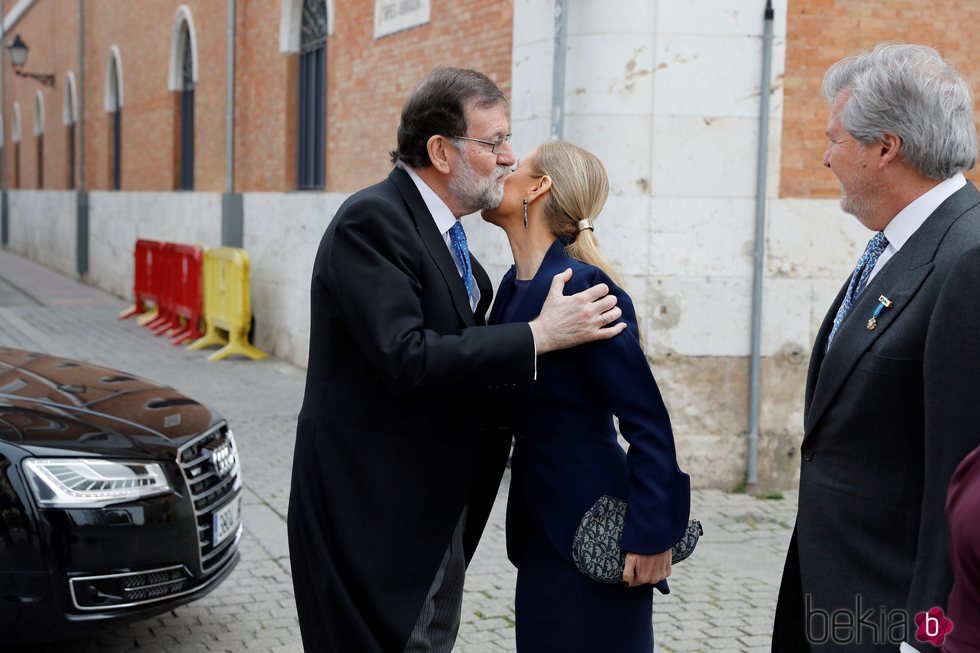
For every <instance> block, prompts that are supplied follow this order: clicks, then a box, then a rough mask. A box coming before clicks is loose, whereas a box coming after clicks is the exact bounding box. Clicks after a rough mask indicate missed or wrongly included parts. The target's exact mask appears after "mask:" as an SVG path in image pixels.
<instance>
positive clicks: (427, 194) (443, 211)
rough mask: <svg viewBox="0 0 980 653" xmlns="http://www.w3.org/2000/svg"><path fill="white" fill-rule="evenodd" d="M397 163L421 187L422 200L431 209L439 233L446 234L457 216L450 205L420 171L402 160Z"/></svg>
mask: <svg viewBox="0 0 980 653" xmlns="http://www.w3.org/2000/svg"><path fill="white" fill-rule="evenodd" d="M397 165H398V167H399V168H401V169H402V170H404V171H405V172H407V173H408V176H409V177H411V178H412V181H413V182H415V187H416V188H418V189H419V194H420V195H421V196H422V201H423V202H425V208H427V209H429V213H430V214H431V215H432V220H433V221H434V222H435V223H436V228H437V229H439V233H441V234H443V235H445V234H446V232H448V231H449V230H450V229H452V228H453V225H454V224H456V216H455V215H453V212H452V211H450V210H449V207H448V206H446V203H445V202H443V201H442V198H441V197H439V196H438V195H436V192H435V191H434V190H432V189H431V188H429V185H428V184H426V183H425V182H424V181H423V180H422V178H421V177H419V176H418V173H416V172H415V170H414V169H413V168H412V167H411V166H407V165H405V164H404V163H402V162H401V161H399V162H398V163H397Z"/></svg>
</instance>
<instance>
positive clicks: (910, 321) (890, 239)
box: [772, 44, 980, 653]
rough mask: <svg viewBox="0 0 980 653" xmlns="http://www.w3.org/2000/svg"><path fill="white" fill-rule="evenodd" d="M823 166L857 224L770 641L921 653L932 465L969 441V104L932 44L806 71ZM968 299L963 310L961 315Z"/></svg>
mask: <svg viewBox="0 0 980 653" xmlns="http://www.w3.org/2000/svg"><path fill="white" fill-rule="evenodd" d="M823 91H824V95H825V96H826V98H827V100H828V101H829V102H830V103H831V105H832V107H831V111H830V120H829V123H828V127H827V138H828V140H829V144H828V146H827V150H826V153H825V155H824V165H826V166H827V167H829V168H830V169H831V170H832V171H833V173H834V174H835V175H836V176H837V178H838V180H839V181H840V183H841V188H842V192H843V197H842V200H841V206H842V207H843V209H844V210H845V211H846V212H848V213H851V214H853V215H854V216H855V217H857V219H858V220H859V221H860V222H861V224H863V225H864V226H865V227H867V228H868V229H869V230H871V231H872V232H875V233H874V236H873V237H872V238H871V241H870V242H869V243H868V247H867V249H866V250H865V252H864V254H863V255H862V256H861V258H860V260H859V261H858V266H857V268H856V269H855V271H854V274H853V275H852V276H851V278H850V279H849V280H848V281H847V282H846V283H845V284H844V286H843V288H841V291H840V293H839V294H838V295H837V298H836V299H835V300H834V303H833V305H832V306H831V308H830V311H829V312H828V313H827V316H826V318H825V319H824V321H823V325H822V326H821V328H820V330H819V332H818V333H817V338H816V343H815V344H814V348H813V353H812V355H811V359H810V369H809V374H808V377H807V386H806V404H805V412H804V436H803V443H802V447H801V453H802V461H801V472H800V495H799V512H798V515H797V520H796V528H795V530H794V531H793V536H792V540H791V542H790V547H789V553H788V555H787V559H786V567H785V571H784V573H783V580H782V586H781V588H780V594H779V602H778V605H777V608H776V619H775V627H774V633H773V645H772V650H773V651H775V652H778V653H800V652H805V651H808V650H813V651H821V652H822V651H872V650H874V651H879V650H880V651H893V652H898V651H899V650H901V651H931V650H934V649H933V648H932V647H931V645H930V644H928V643H924V642H922V641H919V640H918V639H917V638H916V636H915V633H916V627H915V616H916V615H917V614H919V613H921V612H924V611H926V610H929V609H930V608H933V607H940V608H943V607H945V603H946V597H947V595H948V594H949V590H950V584H951V577H950V569H949V561H948V557H947V539H948V531H947V527H946V523H945V520H944V516H943V506H944V500H945V496H946V488H947V486H948V485H949V480H950V476H951V474H952V472H953V470H954V469H955V467H956V465H957V464H958V463H959V461H960V460H961V459H962V458H963V457H964V455H966V453H967V452H968V451H970V450H972V449H973V448H974V447H976V446H977V445H978V444H980V427H978V425H980V400H978V397H980V375H978V374H977V371H978V363H980V335H978V334H980V330H978V328H977V324H976V323H975V321H974V320H972V319H963V318H962V316H964V315H972V316H975V315H977V311H976V303H977V301H978V298H980V276H978V275H977V274H976V265H975V264H974V263H972V262H971V261H970V260H969V258H970V257H969V255H968V252H969V250H970V249H971V248H975V247H976V246H977V245H980V193H978V192H977V190H976V188H975V187H974V186H973V184H972V183H969V182H967V181H966V180H965V178H964V177H963V174H962V171H963V170H968V169H970V168H972V167H973V165H974V163H975V161H976V153H977V146H976V129H975V127H974V122H973V102H972V99H971V97H970V90H969V87H968V85H967V83H966V81H965V80H964V78H963V76H962V75H960V74H959V73H958V72H957V71H956V70H954V69H953V68H952V67H951V66H950V65H949V64H947V63H946V62H945V61H943V60H942V59H941V58H940V56H939V55H938V54H937V53H936V52H935V51H934V50H932V49H930V48H927V47H923V46H914V45H894V44H892V45H880V46H878V47H876V48H875V49H874V50H873V51H871V52H868V53H865V54H861V55H858V56H855V57H849V58H847V59H843V60H841V61H839V62H837V63H836V64H834V65H833V66H832V67H831V68H830V69H829V70H828V72H827V74H826V76H825V77H824V83H823ZM964 306H969V307H970V308H969V309H968V311H964V310H962V309H963V307H964Z"/></svg>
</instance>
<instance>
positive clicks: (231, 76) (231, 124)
mask: <svg viewBox="0 0 980 653" xmlns="http://www.w3.org/2000/svg"><path fill="white" fill-rule="evenodd" d="M225 129H226V136H225V140H226V141H227V143H226V149H227V152H226V155H225V156H226V157H227V159H228V160H227V165H226V168H227V179H226V181H225V192H227V193H234V192H235V0H228V102H227V106H226V109H225Z"/></svg>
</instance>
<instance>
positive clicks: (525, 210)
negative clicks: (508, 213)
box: [524, 197, 527, 231]
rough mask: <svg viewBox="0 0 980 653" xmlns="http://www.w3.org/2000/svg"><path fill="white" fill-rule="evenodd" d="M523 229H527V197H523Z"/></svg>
mask: <svg viewBox="0 0 980 653" xmlns="http://www.w3.org/2000/svg"><path fill="white" fill-rule="evenodd" d="M524 229H525V231H526V230H527V198H526V197H525V198H524Z"/></svg>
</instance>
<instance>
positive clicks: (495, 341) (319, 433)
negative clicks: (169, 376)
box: [288, 169, 534, 653]
mask: <svg viewBox="0 0 980 653" xmlns="http://www.w3.org/2000/svg"><path fill="white" fill-rule="evenodd" d="M473 273H474V276H475V278H476V282H477V283H478V284H479V287H480V292H481V296H482V300H481V303H480V306H479V307H478V309H477V311H476V316H474V314H473V312H472V311H471V310H470V307H469V302H468V299H467V295H466V290H465V288H464V286H463V282H462V280H461V279H460V277H459V273H458V271H457V269H456V266H455V263H454V261H453V258H452V254H450V252H449V250H448V248H447V246H446V244H445V241H444V240H443V238H442V236H441V234H439V232H438V230H437V229H436V227H435V223H434V222H433V220H432V217H431V215H430V214H429V212H428V210H427V209H426V207H425V203H424V202H423V200H422V197H421V196H420V195H419V193H418V189H417V188H416V187H415V185H414V183H413V182H412V180H411V178H410V177H409V175H408V174H407V173H406V172H405V171H403V170H399V169H396V170H394V171H393V172H392V173H391V174H390V175H389V177H388V179H387V180H385V181H383V182H381V183H379V184H377V185H375V186H372V187H371V188H368V189H365V190H362V191H360V192H358V193H356V194H354V195H353V196H351V197H350V198H349V199H348V200H347V201H346V202H345V203H344V204H343V206H341V208H340V210H339V211H338V212H337V215H336V216H335V217H334V219H333V220H332V222H331V223H330V225H329V227H328V228H327V230H326V232H325V233H324V236H323V239H322V241H321V242H320V248H319V251H318V252H317V257H316V262H315V264H314V270H313V282H312V290H311V317H312V320H311V327H310V359H309V367H308V371H307V383H306V395H305V398H304V401H303V407H302V410H301V412H300V415H299V424H298V429H297V433H296V448H295V452H294V460H293V477H292V487H291V491H290V504H289V516H288V525H289V544H290V556H291V561H290V562H291V565H292V573H293V582H294V586H295V589H296V602H297V608H298V612H299V617H300V625H301V628H302V633H303V642H304V645H305V647H306V650H307V651H317V652H324V651H327V652H336V653H353V652H354V651H356V652H357V653H382V652H385V653H401V652H402V650H403V649H404V646H405V642H406V641H407V638H408V635H409V633H410V632H411V629H412V627H413V625H414V623H415V621H416V619H417V616H418V613H419V610H420V607H421V604H422V601H423V599H424V598H425V595H426V593H427V591H428V589H429V586H430V585H431V583H432V580H433V578H434V576H435V572H436V570H437V568H438V566H439V563H440V561H441V559H442V556H443V554H444V553H445V551H446V548H447V546H448V544H449V540H450V537H451V534H452V531H453V528H454V526H455V525H456V523H457V521H458V519H459V516H460V513H461V511H462V509H463V506H464V505H466V504H468V505H469V513H468V519H467V524H466V531H465V534H464V543H465V549H466V554H467V559H469V556H471V555H472V553H473V550H474V549H475V548H476V543H477V540H478V539H479V536H480V533H481V532H482V529H483V527H484V525H485V523H486V519H487V517H488V515H489V511H490V507H491V505H492V503H493V499H494V497H495V495H496V489H497V485H498V484H499V481H500V476H501V474H502V472H503V468H504V465H505V462H506V458H507V452H508V449H509V438H501V437H500V436H499V435H497V436H495V437H491V436H490V435H489V434H487V433H486V432H485V431H484V429H482V428H481V424H480V416H481V414H482V413H484V412H485V411H486V410H487V409H488V407H487V405H486V402H485V401H482V400H481V393H482V391H483V390H484V388H486V386H488V385H499V384H503V383H508V384H509V383H513V382H518V381H523V380H526V379H530V378H531V377H532V376H533V370H534V344H533V338H532V336H531V331H530V329H529V328H528V326H527V325H526V324H514V325H506V326H496V327H487V326H481V325H482V324H483V315H484V314H485V311H486V309H487V306H488V305H489V303H490V299H491V296H492V289H491V286H490V282H489V279H488V277H487V274H486V272H485V271H484V270H483V268H482V267H481V266H480V264H479V262H477V261H476V259H475V258H474V259H473Z"/></svg>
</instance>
